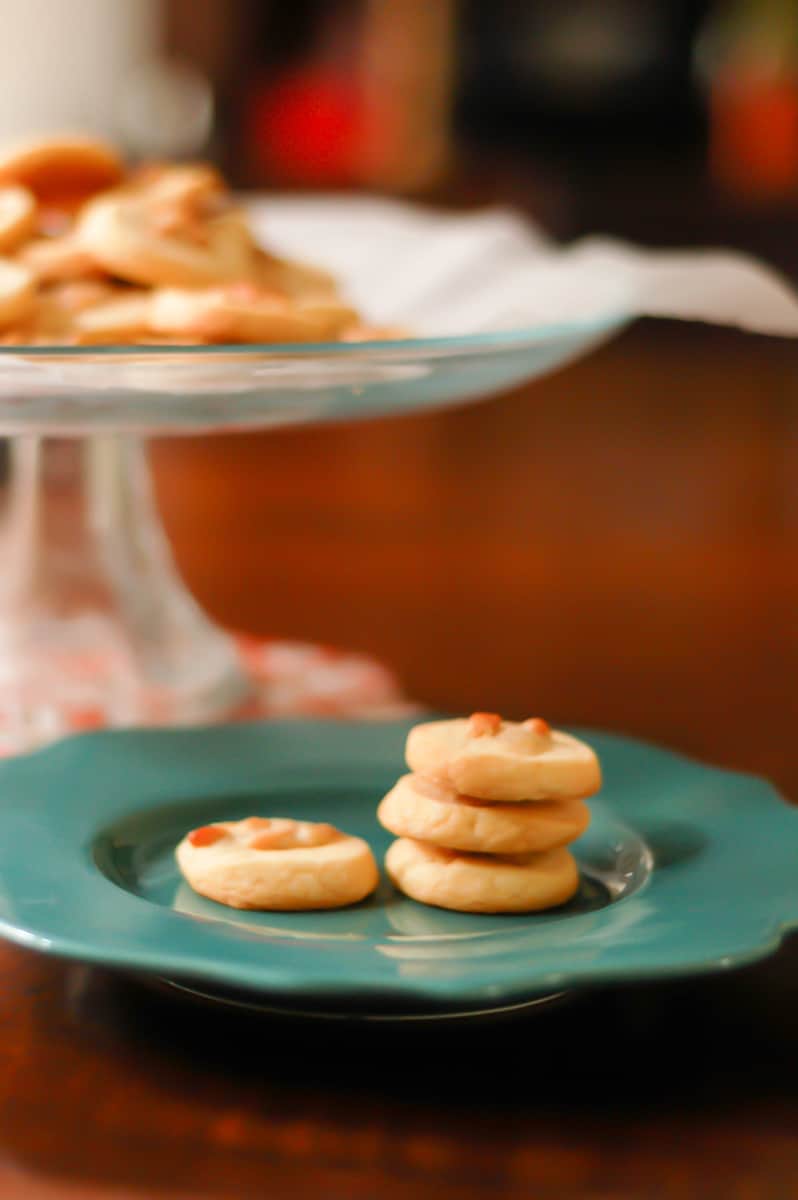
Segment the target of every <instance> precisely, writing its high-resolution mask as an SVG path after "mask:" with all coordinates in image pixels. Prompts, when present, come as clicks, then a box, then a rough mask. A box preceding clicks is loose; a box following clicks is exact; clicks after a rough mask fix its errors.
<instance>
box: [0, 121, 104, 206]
mask: <svg viewBox="0 0 798 1200" xmlns="http://www.w3.org/2000/svg"><path fill="white" fill-rule="evenodd" d="M122 171H123V167H122V162H121V159H120V158H119V155H118V154H117V153H116V152H115V151H114V150H113V149H112V148H111V147H110V146H107V145H106V144H105V143H104V142H100V141H96V140H95V139H94V138H87V137H73V136H70V135H66V136H64V137H49V138H35V139H28V140H26V141H22V142H15V143H13V144H12V145H9V146H6V147H3V148H0V183H19V184H22V186H23V187H26V188H29V189H30V191H32V192H33V193H34V195H35V196H37V197H38V198H39V199H42V200H44V201H46V202H47V203H48V204H50V203H51V204H64V205H67V206H69V205H72V204H75V203H78V202H80V201H81V200H84V199H85V198H86V197H87V196H90V195H92V194H93V193H94V192H98V191H100V190H101V189H102V188H108V187H111V186H112V184H115V183H116V182H117V181H118V180H119V179H121V177H122Z"/></svg>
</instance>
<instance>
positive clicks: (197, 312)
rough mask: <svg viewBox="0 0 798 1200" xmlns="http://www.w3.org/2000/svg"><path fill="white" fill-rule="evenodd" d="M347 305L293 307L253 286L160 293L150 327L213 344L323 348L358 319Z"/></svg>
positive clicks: (272, 294)
mask: <svg viewBox="0 0 798 1200" xmlns="http://www.w3.org/2000/svg"><path fill="white" fill-rule="evenodd" d="M353 315H354V314H353V311H352V309H351V308H346V307H345V306H344V305H342V304H334V303H318V304H316V303H313V304H299V303H292V302H291V301H289V300H288V299H286V298H285V297H284V296H280V295H277V294H275V293H269V292H266V291H264V290H263V289H261V288H259V287H258V286H257V285H255V284H252V283H246V282H244V283H234V284H228V285H226V286H222V287H215V288H203V289H195V290H190V289H185V288H182V289H181V288H158V289H156V291H155V292H154V294H153V299H152V312H151V321H152V326H153V329H155V330H156V331H157V332H158V333H165V334H170V335H171V336H174V337H178V336H180V335H181V334H182V335H183V336H184V337H186V338H194V337H201V338H204V339H207V340H208V341H211V342H255V343H257V342H317V341H318V342H320V341H325V340H327V339H328V338H334V337H336V336H337V334H338V333H339V332H340V330H342V329H344V328H345V327H346V326H347V325H348V324H349V323H350V322H351V320H352V318H353Z"/></svg>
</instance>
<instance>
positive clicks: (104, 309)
mask: <svg viewBox="0 0 798 1200" xmlns="http://www.w3.org/2000/svg"><path fill="white" fill-rule="evenodd" d="M126 292H127V294H125V293H123V294H122V295H119V296H116V297H114V298H113V299H108V300H106V301H104V302H103V303H101V304H95V305H92V306H91V307H87V308H85V309H82V310H81V311H79V312H77V313H76V314H75V317H74V320H73V332H74V334H75V337H76V339H77V341H78V344H79V345H83V346H97V345H114V344H117V345H121V344H123V343H125V342H135V341H138V342H142V341H146V338H147V334H148V332H149V330H150V323H149V316H150V303H151V301H150V295H151V293H150V292H146V291H141V290H139V289H137V288H129V289H126Z"/></svg>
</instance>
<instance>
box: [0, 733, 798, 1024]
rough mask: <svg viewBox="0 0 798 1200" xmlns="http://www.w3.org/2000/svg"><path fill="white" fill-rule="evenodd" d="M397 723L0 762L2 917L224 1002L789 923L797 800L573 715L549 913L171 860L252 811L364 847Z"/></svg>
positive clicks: (102, 738)
mask: <svg viewBox="0 0 798 1200" xmlns="http://www.w3.org/2000/svg"><path fill="white" fill-rule="evenodd" d="M408 728H409V725H408V723H406V722H402V723H392V724H339V723H328V722H285V723H274V722H271V723H266V724H262V725H238V726H228V727H221V728H213V729H194V730H182V731H174V730H168V731H166V730H164V731H124V732H104V733H97V734H87V735H83V736H80V737H76V738H72V739H69V740H67V741H64V742H60V743H58V744H56V745H55V746H52V747H50V748H48V749H46V750H42V751H39V752H38V753H36V754H33V755H30V756H28V757H25V758H18V759H13V760H9V761H7V762H4V763H2V764H0V933H2V934H3V935H4V936H5V937H7V938H10V939H12V940H13V941H16V942H18V943H20V944H21V945H24V946H29V947H31V948H33V949H37V950H42V951H45V952H47V953H52V954H57V955H62V956H65V957H68V958H74V959H80V960H82V961H85V962H92V963H99V964H103V965H106V966H110V967H116V968H121V969H123V970H128V971H134V972H137V973H143V974H146V975H147V976H149V977H150V978H159V979H163V978H168V979H171V980H176V981H178V983H179V985H180V987H181V988H182V989H183V990H184V991H185V990H188V991H189V992H191V993H194V994H199V995H203V996H206V997H207V996H212V997H217V998H218V997H222V998H225V999H228V1000H230V1001H231V1002H235V1003H245V1004H246V1003H260V1004H263V1005H264V1006H266V1007H269V1006H276V1007H284V1008H292V1009H295V1010H299V1011H303V1012H322V1011H325V1012H332V1013H335V1012H337V1013H346V1014H355V1015H356V1014H358V1013H360V1014H367V1013H370V1014H373V1015H379V1014H380V1013H385V1014H396V1015H401V1014H402V1013H405V1014H416V1015H423V1014H429V1015H435V1014H443V1013H450V1014H457V1013H468V1012H474V1011H484V1010H486V1009H488V1010H499V1009H502V1008H513V1007H516V1006H518V1005H520V1004H524V1003H529V1002H534V1001H535V1000H536V998H539V997H541V996H543V995H546V994H551V993H553V992H555V993H559V992H562V991H564V990H567V989H570V988H573V987H584V986H587V985H592V984H596V983H599V982H605V981H610V980H632V979H635V980H638V979H645V978H652V977H656V976H665V975H673V974H688V973H692V972H698V971H713V970H717V969H721V968H725V967H732V966H736V965H738V964H742V963H745V962H748V961H750V960H752V959H755V958H759V957H761V956H763V955H766V954H768V953H770V952H771V951H773V950H774V949H775V948H776V947H777V945H778V944H779V941H780V940H781V938H782V937H783V935H784V934H785V932H786V931H787V930H788V929H789V928H791V927H792V926H795V925H796V924H798V811H796V810H794V809H791V808H790V807H789V806H788V805H786V804H785V803H783V802H782V801H781V800H780V799H779V797H778V796H777V794H776V793H775V792H774V790H773V789H772V788H771V787H770V786H769V785H768V784H767V783H764V782H763V781H761V780H758V779H754V778H751V777H749V776H746V775H738V774H732V773H730V772H726V771H720V770H716V769H714V768H710V767H705V766H702V765H699V764H697V763H695V762H692V761H689V760H688V759H686V758H682V757H680V756H677V755H675V754H671V753H669V752H667V751H664V750H660V749H655V748H654V747H652V746H648V745H643V744H641V743H639V742H635V741H631V740H628V739H624V738H620V737H615V736H610V735H608V734H599V733H592V732H589V731H588V732H586V734H585V735H584V736H586V737H587V738H588V740H589V741H590V742H591V743H592V744H593V745H594V746H595V748H596V749H597V751H598V753H599V754H600V756H601V759H602V762H603V765H604V773H605V787H604V790H603V791H602V793H601V796H600V797H599V798H597V799H596V800H595V801H594V802H593V803H592V808H593V814H594V817H593V822H592V824H591V827H590V829H589V830H588V832H587V833H586V834H585V835H584V836H583V837H582V838H581V839H580V840H579V842H577V843H576V845H575V847H574V849H575V853H576V855H577V858H578V859H579V864H580V868H581V872H582V884H581V887H580V890H579V893H578V895H577V896H576V897H575V898H574V900H572V901H571V902H570V903H569V904H567V905H565V906H564V907H562V908H559V909H557V910H554V911H551V912H549V913H543V914H535V915H530V916H502V917H496V916H473V915H467V914H461V913H451V912H445V911H443V910H439V909H433V908H427V907H424V906H423V905H420V904H416V903H415V902H414V901H412V900H408V899H406V898H404V897H402V896H400V895H398V894H397V893H396V892H394V891H393V889H392V888H391V886H390V884H388V883H387V881H383V883H382V884H381V886H380V889H379V891H378V893H377V895H376V896H375V897H373V898H372V899H371V900H369V901H367V902H365V903H363V904H360V905H357V906H355V907H353V908H349V909H342V910H339V911H336V912H320V913H242V912H237V911H234V910H232V909H228V908H225V907H223V906H221V905H217V904H214V903H213V902H212V901H209V900H204V899H202V898H201V897H199V896H197V895H195V894H194V893H193V892H192V891H191V889H190V888H189V887H188V886H187V885H186V884H185V883H184V882H183V881H182V880H181V878H180V876H179V874H178V872H177V869H176V866H175V863H174V857H173V852H174V848H175V845H176V843H177V842H178V841H179V840H180V838H181V837H182V836H183V834H184V833H185V832H186V830H187V829H189V828H191V827H192V826H196V825H199V824H203V823H205V822H209V821H214V820H222V819H234V818H237V817H242V816H247V815H250V814H252V813H254V812H261V813H264V814H271V815H285V816H291V815H296V816H301V817H305V818H309V819H310V820H332V821H334V822H335V823H336V824H338V825H340V826H341V827H342V828H343V829H345V830H347V831H349V832H352V833H357V834H361V835H362V836H363V837H365V838H367V839H368V841H369V842H370V844H371V845H372V847H373V849H374V851H375V853H376V854H377V856H378V857H381V856H382V855H383V853H384V851H385V849H386V847H387V845H388V843H389V840H390V838H389V835H388V834H386V833H385V832H384V831H383V830H382V829H381V828H380V826H379V825H378V824H377V821H376V817H375V807H376V804H377V802H378V800H379V798H380V797H381V795H382V794H383V793H384V792H385V791H386V790H387V788H388V787H389V786H390V785H391V784H392V783H393V781H394V780H395V779H396V777H397V776H398V775H399V774H400V773H401V771H402V747H403V744H404V738H405V735H406V733H407V729H408Z"/></svg>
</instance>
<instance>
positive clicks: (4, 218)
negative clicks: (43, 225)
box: [0, 187, 37, 254]
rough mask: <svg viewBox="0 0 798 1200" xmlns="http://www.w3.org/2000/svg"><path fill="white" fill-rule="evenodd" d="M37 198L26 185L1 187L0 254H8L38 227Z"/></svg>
mask: <svg viewBox="0 0 798 1200" xmlns="http://www.w3.org/2000/svg"><path fill="white" fill-rule="evenodd" d="M36 220H37V217H36V199H35V197H34V195H33V192H29V191H28V189H27V188H24V187H0V254H8V253H10V251H12V250H15V249H16V248H17V246H19V245H20V243H22V242H24V241H25V239H26V238H28V237H30V235H31V234H32V233H33V231H34V229H35V228H36Z"/></svg>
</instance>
